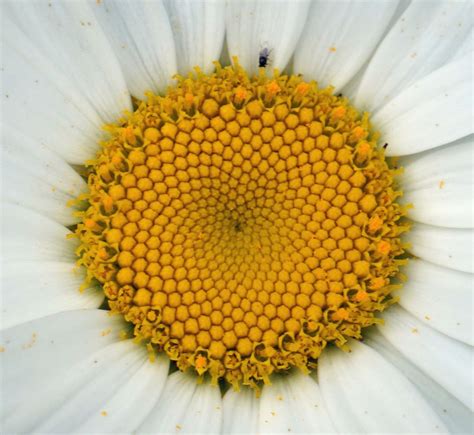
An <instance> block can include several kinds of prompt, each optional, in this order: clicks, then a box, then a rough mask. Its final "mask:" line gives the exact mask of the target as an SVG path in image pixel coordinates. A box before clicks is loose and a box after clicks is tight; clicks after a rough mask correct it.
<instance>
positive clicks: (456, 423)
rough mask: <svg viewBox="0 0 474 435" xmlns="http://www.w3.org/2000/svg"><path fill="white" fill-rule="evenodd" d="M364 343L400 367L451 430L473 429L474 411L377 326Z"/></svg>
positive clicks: (455, 431)
mask: <svg viewBox="0 0 474 435" xmlns="http://www.w3.org/2000/svg"><path fill="white" fill-rule="evenodd" d="M364 342H365V343H366V344H368V345H369V346H370V347H372V348H374V349H375V350H376V351H377V352H378V353H379V354H380V355H382V356H383V357H384V358H386V359H387V360H388V361H390V362H391V363H392V364H393V365H394V366H395V367H397V368H398V370H400V371H401V372H402V373H403V374H404V375H405V376H406V377H407V378H408V379H409V380H410V381H411V382H412V383H413V384H415V385H416V387H417V388H418V389H419V390H420V391H421V393H422V394H423V396H424V398H425V399H426V401H427V402H428V403H429V404H430V406H431V407H432V408H433V409H434V410H435V411H436V413H437V414H438V416H439V418H440V419H442V420H443V423H444V424H445V425H446V427H447V428H448V430H449V431H450V433H453V434H461V433H471V432H472V413H471V411H470V410H469V409H468V408H466V407H465V406H464V405H463V404H462V403H461V402H459V400H457V399H456V398H454V397H453V396H452V395H451V394H449V393H448V392H447V391H446V390H445V389H444V388H443V387H441V386H440V385H439V384H437V383H436V382H435V381H433V379H431V378H430V377H429V376H427V375H426V374H425V373H424V372H423V370H420V369H419V368H417V367H416V366H415V365H413V364H412V363H411V362H410V361H408V360H407V359H406V358H405V357H404V356H403V355H402V354H401V353H400V352H398V351H397V350H396V349H395V348H394V347H393V346H392V345H391V344H390V343H389V342H388V341H387V340H386V339H385V338H384V337H383V335H381V334H380V332H379V331H378V330H377V329H374V330H371V331H370V334H368V336H367V337H366V338H365V340H364Z"/></svg>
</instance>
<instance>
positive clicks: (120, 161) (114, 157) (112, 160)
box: [111, 154, 122, 166]
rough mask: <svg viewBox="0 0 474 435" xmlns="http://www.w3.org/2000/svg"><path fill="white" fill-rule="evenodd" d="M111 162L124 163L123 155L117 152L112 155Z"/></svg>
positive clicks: (114, 163)
mask: <svg viewBox="0 0 474 435" xmlns="http://www.w3.org/2000/svg"><path fill="white" fill-rule="evenodd" d="M111 162H112V164H113V165H114V166H117V165H119V164H120V163H122V157H120V156H119V155H117V154H116V155H114V156H112V159H111Z"/></svg>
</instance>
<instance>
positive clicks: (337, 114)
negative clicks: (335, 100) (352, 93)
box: [331, 106, 346, 119]
mask: <svg viewBox="0 0 474 435" xmlns="http://www.w3.org/2000/svg"><path fill="white" fill-rule="evenodd" d="M345 114H346V108H345V107H344V106H339V107H336V108H335V109H334V110H333V111H332V113H331V116H332V117H333V118H337V119H340V118H342V117H343V116H344V115H345Z"/></svg>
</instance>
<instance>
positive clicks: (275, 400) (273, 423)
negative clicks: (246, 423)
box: [259, 372, 336, 434]
mask: <svg viewBox="0 0 474 435" xmlns="http://www.w3.org/2000/svg"><path fill="white" fill-rule="evenodd" d="M259 400H260V414H259V429H260V430H259V433H269V434H272V433H282V432H284V433H335V432H336V431H335V428H334V426H333V424H332V423H331V420H330V418H329V415H328V413H327V410H326V408H325V405H324V401H323V398H322V396H321V392H320V390H319V386H318V384H317V383H316V382H315V381H314V380H313V379H312V378H311V377H310V376H309V375H304V374H302V373H301V372H295V373H292V374H290V375H289V376H287V377H277V376H274V378H273V379H272V385H269V386H265V387H264V388H263V392H262V397H261V398H260V399H259Z"/></svg>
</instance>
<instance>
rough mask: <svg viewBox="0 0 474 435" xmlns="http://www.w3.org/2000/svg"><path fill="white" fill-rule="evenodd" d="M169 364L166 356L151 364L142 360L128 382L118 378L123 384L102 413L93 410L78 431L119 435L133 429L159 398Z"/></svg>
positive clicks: (108, 401) (105, 405)
mask: <svg viewBox="0 0 474 435" xmlns="http://www.w3.org/2000/svg"><path fill="white" fill-rule="evenodd" d="M137 350H138V349H136V348H135V349H133V351H134V352H135V351H137ZM140 351H141V350H140ZM169 365H170V364H169V358H168V357H167V356H166V355H161V356H159V357H158V358H157V359H156V361H154V362H153V363H151V362H150V361H149V360H144V362H143V365H142V366H141V367H140V368H139V369H138V370H137V371H136V372H135V373H134V374H133V375H132V376H131V377H130V378H129V379H124V378H121V381H122V382H123V384H122V385H120V388H119V389H118V390H117V392H116V393H114V395H112V396H111V398H110V399H108V400H107V402H106V403H104V404H103V405H102V406H101V408H103V410H102V411H101V412H100V413H99V412H97V411H98V409H95V410H94V411H95V412H94V413H91V414H89V416H88V417H87V421H85V422H84V423H83V424H81V425H80V427H79V428H78V430H77V431H78V432H79V433H93V432H98V431H100V432H101V433H102V432H107V433H119V432H132V431H133V430H135V429H136V428H137V427H138V426H139V425H140V424H141V422H142V421H143V420H144V418H145V417H146V416H147V415H148V413H149V412H150V410H151V409H152V408H153V406H154V405H155V403H156V402H157V401H158V399H159V398H160V395H161V392H162V390H163V387H164V386H165V382H166V379H167V377H168V371H169ZM114 386H115V385H114ZM103 411H105V412H106V415H104V414H103V413H102V412H103ZM104 417H106V418H104Z"/></svg>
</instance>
